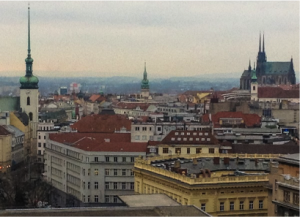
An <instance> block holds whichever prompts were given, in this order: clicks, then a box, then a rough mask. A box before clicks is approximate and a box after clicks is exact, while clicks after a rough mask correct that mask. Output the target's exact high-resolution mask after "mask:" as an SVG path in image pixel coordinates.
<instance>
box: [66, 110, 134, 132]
mask: <svg viewBox="0 0 300 217" xmlns="http://www.w3.org/2000/svg"><path fill="white" fill-rule="evenodd" d="M122 127H125V128H126V130H127V131H130V130H131V121H130V120H129V119H127V118H126V117H125V116H122V115H107V114H106V115H95V114H93V115H88V116H86V117H83V118H82V119H80V120H79V121H77V122H76V123H74V124H73V125H72V126H71V128H72V129H74V130H77V131H78V132H80V133H113V132H115V131H119V130H120V129H121V128H122Z"/></svg>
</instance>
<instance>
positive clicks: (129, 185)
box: [105, 182, 134, 190]
mask: <svg viewBox="0 0 300 217" xmlns="http://www.w3.org/2000/svg"><path fill="white" fill-rule="evenodd" d="M105 189H107V190H112V189H113V190H134V182H105Z"/></svg>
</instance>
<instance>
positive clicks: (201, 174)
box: [134, 153, 276, 216]
mask: <svg viewBox="0 0 300 217" xmlns="http://www.w3.org/2000/svg"><path fill="white" fill-rule="evenodd" d="M274 157H276V155H271V154H270V155H261V154H219V153H218V154H216V153H215V154H209V153H208V154H203V153H201V154H190V155H179V156H177V157H176V158H174V156H173V155H169V156H159V157H152V158H149V159H146V160H143V159H137V160H136V162H135V165H134V176H135V192H136V193H140V194H156V193H162V194H166V195H168V196H169V197H171V198H173V199H174V200H176V201H177V202H179V203H181V204H183V205H195V206H197V207H199V208H201V209H202V210H204V211H206V212H208V213H209V214H210V215H213V216H266V215H267V213H268V210H267V209H268V208H267V201H268V192H267V189H266V188H265V185H266V184H267V183H268V170H269V163H270V159H271V158H274Z"/></svg>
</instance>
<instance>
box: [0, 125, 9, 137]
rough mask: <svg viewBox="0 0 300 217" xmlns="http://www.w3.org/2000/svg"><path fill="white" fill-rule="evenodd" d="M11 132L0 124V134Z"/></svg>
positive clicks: (4, 134)
mask: <svg viewBox="0 0 300 217" xmlns="http://www.w3.org/2000/svg"><path fill="white" fill-rule="evenodd" d="M9 134H11V133H10V132H9V131H8V130H7V129H5V128H4V127H3V126H1V125H0V136H6V135H9Z"/></svg>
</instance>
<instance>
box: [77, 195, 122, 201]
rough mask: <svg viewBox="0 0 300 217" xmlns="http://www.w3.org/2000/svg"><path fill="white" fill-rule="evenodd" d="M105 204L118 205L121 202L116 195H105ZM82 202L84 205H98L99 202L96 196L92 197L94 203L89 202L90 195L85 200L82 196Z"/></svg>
mask: <svg viewBox="0 0 300 217" xmlns="http://www.w3.org/2000/svg"><path fill="white" fill-rule="evenodd" d="M104 198H105V203H120V202H121V201H120V200H119V199H118V196H117V195H105V196H104ZM82 201H83V202H84V203H85V202H87V203H90V202H94V203H98V202H99V196H98V195H94V201H91V195H87V198H86V197H85V195H82Z"/></svg>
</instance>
